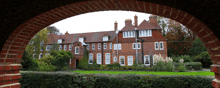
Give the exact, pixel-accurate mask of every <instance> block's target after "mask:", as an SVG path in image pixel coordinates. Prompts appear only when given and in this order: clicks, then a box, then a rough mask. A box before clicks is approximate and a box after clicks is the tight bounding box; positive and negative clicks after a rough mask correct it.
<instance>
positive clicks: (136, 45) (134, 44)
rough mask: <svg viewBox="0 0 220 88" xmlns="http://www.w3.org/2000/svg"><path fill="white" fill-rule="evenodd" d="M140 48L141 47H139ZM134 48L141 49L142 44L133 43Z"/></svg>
mask: <svg viewBox="0 0 220 88" xmlns="http://www.w3.org/2000/svg"><path fill="white" fill-rule="evenodd" d="M138 46H140V47H138ZM132 47H133V49H136V48H137V49H141V43H133V44H132Z"/></svg>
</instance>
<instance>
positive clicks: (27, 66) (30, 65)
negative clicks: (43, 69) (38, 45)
mask: <svg viewBox="0 0 220 88" xmlns="http://www.w3.org/2000/svg"><path fill="white" fill-rule="evenodd" d="M21 65H22V70H29V71H30V70H33V71H35V70H38V68H39V66H38V62H37V61H36V60H35V59H33V58H32V57H31V56H30V55H29V54H28V53H27V51H24V53H23V56H22V61H21Z"/></svg>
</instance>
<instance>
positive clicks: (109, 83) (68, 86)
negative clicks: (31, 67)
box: [19, 72, 212, 88]
mask: <svg viewBox="0 0 220 88" xmlns="http://www.w3.org/2000/svg"><path fill="white" fill-rule="evenodd" d="M21 75H22V78H21V79H20V80H19V82H20V83H21V87H22V88H75V87H80V88H211V87H212V82H211V81H212V78H208V77H202V76H156V75H137V74H117V75H113V74H111V75H110V74H80V73H52V72H51V73H49V72H41V73H34V72H21Z"/></svg>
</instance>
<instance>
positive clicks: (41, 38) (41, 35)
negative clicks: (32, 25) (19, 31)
mask: <svg viewBox="0 0 220 88" xmlns="http://www.w3.org/2000/svg"><path fill="white" fill-rule="evenodd" d="M47 33H48V30H46V29H43V30H41V31H40V32H38V33H37V34H36V35H35V36H34V37H33V38H32V39H31V40H30V42H29V44H28V45H27V47H26V48H25V50H26V51H27V52H28V54H30V55H33V54H35V55H36V57H35V58H38V57H39V54H40V53H41V51H42V50H43V53H42V54H43V55H45V47H44V44H43V43H45V42H47V41H48V38H47ZM33 51H34V52H33Z"/></svg>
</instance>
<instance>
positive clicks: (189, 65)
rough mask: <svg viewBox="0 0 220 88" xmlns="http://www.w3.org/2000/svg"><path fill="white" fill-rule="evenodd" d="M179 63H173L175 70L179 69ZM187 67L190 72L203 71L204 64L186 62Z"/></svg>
mask: <svg viewBox="0 0 220 88" xmlns="http://www.w3.org/2000/svg"><path fill="white" fill-rule="evenodd" d="M179 64H180V63H179V62H173V65H174V66H175V68H178V67H179ZM183 64H184V65H185V67H186V68H187V69H188V70H192V69H194V70H202V63H201V62H184V63H183Z"/></svg>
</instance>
